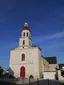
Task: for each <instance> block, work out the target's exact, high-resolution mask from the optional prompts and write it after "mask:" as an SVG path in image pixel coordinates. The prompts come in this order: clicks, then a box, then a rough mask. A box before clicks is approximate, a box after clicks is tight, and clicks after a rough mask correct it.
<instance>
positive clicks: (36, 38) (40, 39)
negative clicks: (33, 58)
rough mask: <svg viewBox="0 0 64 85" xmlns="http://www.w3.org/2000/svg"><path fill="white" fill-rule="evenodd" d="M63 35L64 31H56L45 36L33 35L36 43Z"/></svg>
mask: <svg viewBox="0 0 64 85" xmlns="http://www.w3.org/2000/svg"><path fill="white" fill-rule="evenodd" d="M62 37H64V32H59V33H55V34H52V35H48V36H44V37H43V36H37V37H33V41H34V43H41V42H43V41H47V40H52V39H59V38H62Z"/></svg>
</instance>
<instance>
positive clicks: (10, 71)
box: [8, 67, 14, 76]
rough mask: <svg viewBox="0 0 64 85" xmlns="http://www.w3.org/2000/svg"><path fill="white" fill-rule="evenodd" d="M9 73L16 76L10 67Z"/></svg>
mask: <svg viewBox="0 0 64 85" xmlns="http://www.w3.org/2000/svg"><path fill="white" fill-rule="evenodd" d="M8 72H9V74H10V75H12V76H14V72H13V71H12V69H11V68H10V67H9V69H8Z"/></svg>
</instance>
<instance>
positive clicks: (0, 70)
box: [0, 67, 3, 76]
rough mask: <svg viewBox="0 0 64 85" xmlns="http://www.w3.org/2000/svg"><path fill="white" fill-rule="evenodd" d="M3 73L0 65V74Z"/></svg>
mask: <svg viewBox="0 0 64 85" xmlns="http://www.w3.org/2000/svg"><path fill="white" fill-rule="evenodd" d="M2 74H3V68H2V67H0V76H1V75H2Z"/></svg>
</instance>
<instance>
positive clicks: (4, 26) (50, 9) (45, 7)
mask: <svg viewBox="0 0 64 85" xmlns="http://www.w3.org/2000/svg"><path fill="white" fill-rule="evenodd" d="M25 21H27V22H28V25H29V28H30V30H31V39H32V43H33V45H36V46H40V47H41V49H42V51H41V54H42V55H43V56H44V57H49V56H50V57H51V56H56V57H57V61H58V63H64V0H0V65H1V66H2V67H3V68H4V69H8V68H9V59H10V50H11V49H12V48H15V47H18V44H19V38H20V37H21V30H22V28H23V26H24V22H25Z"/></svg>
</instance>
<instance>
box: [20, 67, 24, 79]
mask: <svg viewBox="0 0 64 85" xmlns="http://www.w3.org/2000/svg"><path fill="white" fill-rule="evenodd" d="M20 77H21V78H24V77H25V67H24V66H22V67H21V68H20Z"/></svg>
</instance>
